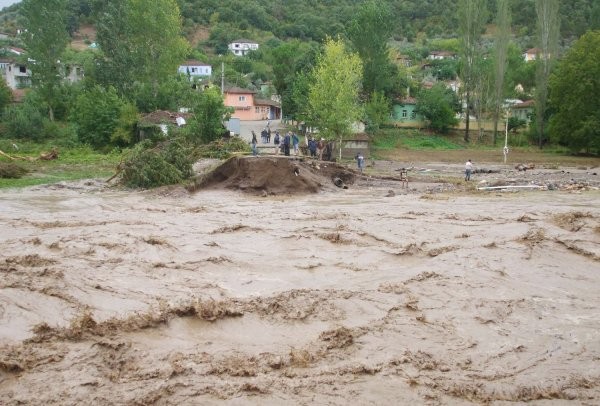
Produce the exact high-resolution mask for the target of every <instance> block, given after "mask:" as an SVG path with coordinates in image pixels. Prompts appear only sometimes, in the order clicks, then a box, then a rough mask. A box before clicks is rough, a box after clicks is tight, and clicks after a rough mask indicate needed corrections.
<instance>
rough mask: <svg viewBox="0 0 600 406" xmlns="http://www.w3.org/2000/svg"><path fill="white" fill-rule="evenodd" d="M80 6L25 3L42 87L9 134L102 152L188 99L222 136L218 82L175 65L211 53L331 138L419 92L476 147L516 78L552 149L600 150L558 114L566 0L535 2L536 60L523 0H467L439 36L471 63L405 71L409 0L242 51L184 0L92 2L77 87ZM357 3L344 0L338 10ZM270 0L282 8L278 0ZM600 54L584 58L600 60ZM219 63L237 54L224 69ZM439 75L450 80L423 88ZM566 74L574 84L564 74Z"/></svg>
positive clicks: (59, 0) (499, 115) (205, 132)
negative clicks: (194, 26)
mask: <svg viewBox="0 0 600 406" xmlns="http://www.w3.org/2000/svg"><path fill="white" fill-rule="evenodd" d="M83 3H85V2H79V4H80V5H81V4H83ZM179 3H182V2H179ZM73 4H74V3H73V1H71V0H48V1H40V0H24V1H23V4H22V6H21V14H22V16H23V19H24V20H23V21H24V22H25V23H26V26H27V32H26V34H25V45H26V47H27V49H28V50H29V52H30V53H29V54H28V58H30V59H32V60H34V61H35V63H34V64H32V72H33V75H32V79H33V85H34V89H33V91H32V92H30V93H29V94H28V96H27V98H26V100H25V103H22V104H20V105H18V106H10V107H8V108H7V109H6V111H5V114H4V121H5V128H6V130H7V132H8V133H10V134H13V135H15V136H19V135H22V136H28V137H36V136H39V137H43V136H44V135H45V134H47V133H50V132H52V131H54V132H57V131H58V132H60V131H63V132H65V133H67V135H70V136H73V134H74V136H75V138H77V139H78V140H79V141H81V142H84V143H88V144H90V145H92V146H94V147H96V148H112V147H115V146H117V147H122V146H129V145H132V144H133V143H135V141H136V139H135V137H134V135H133V134H134V133H133V130H134V127H135V123H136V120H137V117H138V113H139V112H149V111H153V110H155V109H165V110H176V109H178V108H180V107H182V106H186V107H189V108H191V110H192V112H194V114H195V117H197V120H192V124H191V125H190V126H188V128H189V130H188V131H190V132H193V133H194V135H193V136H194V137H196V138H197V139H198V140H201V141H203V142H206V141H210V140H212V139H214V138H216V137H218V135H219V134H220V131H221V130H222V126H221V121H222V119H223V117H226V116H227V109H225V107H224V106H223V103H222V97H221V96H220V94H219V90H218V89H214V88H213V89H209V90H207V91H204V92H200V91H198V88H196V89H194V88H193V87H194V86H190V82H189V80H188V78H186V77H183V76H182V75H177V74H175V72H176V70H177V66H178V65H179V64H180V63H181V62H182V61H183V60H184V59H185V58H201V59H204V58H206V59H207V60H208V62H212V63H213V66H215V76H216V77H220V76H221V74H222V75H223V76H224V77H225V78H226V81H227V82H228V83H230V84H236V85H238V86H242V87H244V86H253V85H254V86H258V85H259V84H261V83H264V82H266V81H269V82H271V83H272V86H273V88H274V89H273V92H274V93H277V94H278V95H280V96H281V99H282V107H283V110H284V113H285V114H286V115H289V116H292V117H293V118H295V119H296V120H299V121H304V122H306V123H307V124H308V125H314V126H317V127H319V128H320V129H322V130H323V133H324V134H325V135H327V136H328V137H331V138H339V137H343V136H344V135H346V134H347V133H348V131H349V128H350V125H351V124H352V123H353V122H354V121H357V120H359V121H363V122H364V123H366V125H367V129H368V131H370V132H375V131H376V130H377V129H378V128H379V127H380V126H381V125H382V124H385V123H386V121H387V120H388V118H389V115H390V108H391V105H392V104H393V103H398V102H400V103H401V102H402V100H403V99H404V98H405V97H406V96H408V95H416V96H417V99H418V104H417V111H418V112H419V113H421V114H422V115H423V116H424V117H425V118H426V119H427V121H428V123H429V125H430V126H431V127H432V128H433V129H436V130H439V131H442V132H443V131H445V130H447V129H448V128H449V127H451V126H452V125H454V124H455V123H456V113H457V112H462V115H463V117H464V118H465V120H466V129H465V141H467V142H469V141H470V138H471V135H470V133H471V131H472V128H471V125H470V124H471V123H470V120H471V117H472V116H473V117H475V119H476V120H477V128H478V131H479V135H478V136H481V131H482V126H481V122H480V121H481V120H482V118H483V117H490V116H491V117H492V119H493V121H494V123H495V131H494V133H493V134H494V142H495V141H496V134H497V132H498V131H499V130H498V128H499V122H500V120H502V119H503V115H504V113H505V111H504V108H505V106H504V101H505V99H506V98H507V97H513V96H518V94H516V93H515V92H517V90H515V88H516V86H515V85H516V84H520V85H523V84H525V85H526V87H527V93H528V96H529V97H533V96H535V105H536V109H537V111H536V114H535V115H534V123H535V125H534V126H532V128H534V130H533V131H534V135H535V137H536V141H537V142H538V144H539V145H540V146H542V145H543V144H544V143H545V142H547V141H548V140H549V139H550V137H552V138H553V139H554V140H557V141H560V142H561V143H564V144H565V145H569V146H573V149H574V151H579V150H582V149H587V150H590V145H592V146H593V145H595V144H594V143H593V142H595V141H593V140H595V138H594V137H592V138H591V140H592V141H593V142H592V141H590V143H588V144H589V145H588V144H586V143H585V142H583V143H582V141H581V140H579V141H578V142H577V143H575V144H573V145H570V144H569V142H570V140H571V137H570V136H569V135H568V134H567V135H565V134H562V133H560V134H559V133H558V129H559V128H562V129H564V128H565V126H562V127H561V126H560V125H558V124H557V122H558V121H557V120H559V119H560V117H565V116H564V115H560V114H555V113H556V112H559V111H560V109H561V107H562V100H560V99H559V98H558V97H557V96H556V92H553V87H556V86H558V84H559V82H560V81H559V80H558V79H556V76H555V72H557V71H560V66H558V67H557V62H558V61H559V56H560V54H559V42H560V36H559V35H558V32H559V27H560V24H559V23H558V21H559V19H560V18H559V17H560V4H561V3H560V2H559V1H557V0H547V1H543V0H535V1H532V4H533V6H534V9H535V11H536V18H535V21H537V25H536V29H535V35H536V40H535V45H537V46H538V47H539V54H538V60H537V61H536V62H535V63H525V62H524V61H523V59H522V57H521V49H520V48H519V47H518V46H517V45H516V44H515V43H514V36H513V35H512V33H513V32H514V27H515V25H514V20H515V17H516V16H517V15H518V14H519V13H518V12H516V11H515V10H514V9H512V8H511V5H512V4H514V1H513V0H497V1H495V2H490V1H488V0H470V1H467V0H461V1H458V2H457V5H456V8H455V11H456V14H455V16H454V18H455V19H456V20H457V21H460V24H459V26H458V34H457V36H456V38H450V39H440V40H436V41H432V42H431V43H430V46H440V47H442V48H443V47H446V48H449V49H453V50H455V51H456V53H457V55H458V58H457V59H450V60H446V61H434V62H431V63H430V65H431V69H430V70H427V71H423V70H422V69H421V67H420V66H419V65H418V64H417V65H416V66H413V67H405V66H402V65H400V64H398V63H396V60H395V59H396V58H397V57H398V56H399V55H398V54H399V52H402V53H406V54H410V55H412V56H413V57H414V59H415V60H416V61H419V59H418V58H419V55H420V57H421V58H422V57H423V56H425V55H426V52H421V51H420V50H419V48H418V47H417V48H415V47H414V46H410V47H407V48H395V47H392V44H393V39H394V35H395V33H396V32H397V30H398V27H397V21H396V20H395V18H396V16H397V14H396V11H395V7H396V6H397V5H398V4H396V3H394V2H384V1H380V0H369V1H365V2H363V3H362V4H361V6H360V7H358V8H355V9H354V12H353V14H352V16H351V18H349V20H348V21H347V22H346V23H345V26H344V27H343V31H342V32H341V33H339V34H337V35H332V36H326V37H325V40H324V41H323V42H316V41H303V40H299V39H291V40H287V41H282V40H271V41H267V42H266V43H264V44H261V47H260V49H259V50H258V51H256V52H252V53H250V54H249V55H248V56H247V57H242V58H238V57H234V56H232V55H229V56H217V55H209V54H203V53H202V51H200V50H199V49H192V47H191V46H190V44H189V43H188V42H187V41H186V40H185V39H184V38H183V36H182V35H181V34H182V32H183V31H184V25H183V21H184V19H183V18H182V15H183V14H184V13H183V12H181V13H180V11H179V5H178V2H176V1H175V0H160V1H155V2H151V3H148V2H145V1H142V0H126V1H117V0H109V1H96V2H91V3H89V4H90V7H89V18H91V19H93V21H94V23H95V26H96V29H97V42H98V44H99V49H100V50H99V51H88V52H83V53H81V54H83V55H85V56H82V55H78V57H79V60H80V61H82V63H83V64H84V65H85V79H84V80H83V81H82V82H81V83H79V84H76V85H66V84H65V83H64V82H62V81H61V80H60V77H59V75H57V72H58V71H59V70H60V68H61V67H60V64H61V61H63V62H62V63H64V61H65V58H73V55H72V52H71V54H70V52H69V51H68V47H67V45H68V42H69V24H70V23H69V21H70V19H69V18H70V15H71V14H70V11H69V10H72V7H73ZM185 4H187V3H185ZM185 4H183V5H184V6H185ZM195 4H196V3H195ZM197 4H204V6H205V8H206V9H203V10H204V12H205V13H208V12H209V11H211V10H212V12H211V13H210V15H208V14H207V15H208V17H209V20H210V19H211V16H212V20H214V21H213V22H218V21H220V20H219V18H220V17H219V18H217V17H215V13H219V11H218V10H219V7H220V6H219V4H221V3H220V2H213V3H210V2H208V3H206V4H205V3H203V2H197ZM294 4H296V3H294ZM302 4H304V3H302ZM344 4H345V3H344V2H343V1H338V2H332V6H333V5H337V6H339V7H342V6H343V5H344ZM271 7H272V8H273V9H276V8H277V7H278V3H272V4H271ZM415 10H417V9H415ZM263 17H264V16H263ZM263 17H260V18H263ZM257 18H258V17H257ZM490 21H492V22H493V23H494V27H495V30H494V34H493V35H491V36H490V35H489V33H488V31H487V27H488V25H489V22H490ZM263 24H264V22H263ZM583 38H588V37H582V39H583ZM593 38H594V37H593V36H592V40H593ZM578 43H579V41H577V42H576V43H575V44H576V45H577V44H578ZM573 48H575V47H573ZM599 49H600V47H599ZM594 55H595V53H593V52H592V53H590V54H589V55H583V56H584V57H585V59H586V60H587V59H590V58H593V57H594ZM565 60H567V58H565ZM215 62H226V63H224V64H223V66H225V67H226V70H225V72H221V71H220V66H219V65H220V64H216V63H215ZM565 63H566V62H565ZM586 66H587V65H586ZM557 69H558V70H557ZM424 72H425V73H424ZM586 73H589V72H586ZM357 75H358V76H357ZM426 76H431V77H433V78H434V79H435V80H437V81H438V83H437V84H436V85H434V86H433V87H431V88H428V87H423V86H422V84H423V81H424V80H425V79H427V77H426ZM561 78H562V79H563V80H570V79H571V78H570V77H566V78H565V77H564V75H563V76H561ZM213 79H215V78H213ZM444 79H460V82H461V83H462V85H461V88H460V89H461V91H460V92H459V93H456V92H454V91H452V90H450V89H448V88H447V86H445V85H444V83H443V80H444ZM338 82H339V83H338ZM592 83H593V82H592ZM340 84H341V85H342V86H340ZM332 89H333V91H332ZM595 90H597V89H593V87H590V88H586V89H580V91H581V93H580V95H581V96H582V99H583V100H586V99H589V97H587V95H593V94H594V93H591V92H592V91H595ZM0 93H1V92H0ZM0 101H1V97H0ZM344 112H347V114H345V113H344ZM57 123H60V124H57ZM548 123H550V126H548ZM594 123H595V121H594V120H591V121H590V120H588V121H586V124H585V125H586V128H587V129H586V130H585V131H584V133H585V134H588V135H589V134H596V133H595V131H596V130H595V128H596V127H595V124H594ZM571 124H573V123H571ZM549 130H550V131H549ZM596 137H597V136H596ZM579 138H582V139H583V140H585V139H587V138H589V137H587V138H586V137H579ZM594 148H595V147H594ZM594 148H591V150H594Z"/></svg>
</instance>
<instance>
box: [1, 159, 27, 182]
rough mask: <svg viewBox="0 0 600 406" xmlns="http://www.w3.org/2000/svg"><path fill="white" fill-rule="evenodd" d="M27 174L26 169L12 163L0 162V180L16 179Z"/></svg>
mask: <svg viewBox="0 0 600 406" xmlns="http://www.w3.org/2000/svg"><path fill="white" fill-rule="evenodd" d="M26 173H27V169H25V168H23V167H22V166H19V165H17V164H15V163H12V162H8V163H5V162H0V178H2V179H18V178H20V177H22V176H23V175H25V174H26Z"/></svg>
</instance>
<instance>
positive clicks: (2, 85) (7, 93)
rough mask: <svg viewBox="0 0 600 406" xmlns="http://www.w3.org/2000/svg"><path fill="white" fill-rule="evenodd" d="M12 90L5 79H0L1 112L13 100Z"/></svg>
mask: <svg viewBox="0 0 600 406" xmlns="http://www.w3.org/2000/svg"><path fill="white" fill-rule="evenodd" d="M12 98H13V95H12V91H11V90H10V88H9V87H8V85H7V84H6V81H5V80H0V112H1V111H4V108H5V107H6V106H8V104H9V103H10V102H11V101H12Z"/></svg>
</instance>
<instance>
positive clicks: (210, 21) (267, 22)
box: [0, 0, 600, 53]
mask: <svg viewBox="0 0 600 406" xmlns="http://www.w3.org/2000/svg"><path fill="white" fill-rule="evenodd" d="M177 2H178V4H179V6H180V9H181V15H182V18H183V25H184V31H185V34H186V36H187V37H188V39H190V41H191V42H192V44H193V45H194V46H196V45H198V44H201V45H204V46H205V47H209V48H212V49H213V50H214V52H215V53H222V52H223V51H225V50H226V44H227V43H228V42H230V41H231V40H233V39H236V38H239V37H251V38H252V39H255V40H262V41H268V40H269V39H272V40H286V39H291V38H297V39H300V40H307V41H308V40H314V41H321V40H322V39H323V38H324V37H325V36H326V35H337V34H340V33H343V32H344V30H345V25H346V23H347V22H348V21H350V20H351V19H352V17H353V15H354V12H355V10H356V8H357V7H358V6H359V5H360V4H361V3H363V1H362V0H323V1H316V0H177ZM92 4H93V0H69V13H70V14H71V15H70V17H69V19H68V24H69V30H70V31H71V33H75V32H76V31H77V30H78V28H79V26H80V25H81V24H84V25H85V24H92V25H93V23H94V16H93V6H92ZM388 4H389V5H390V7H391V10H392V13H393V15H394V20H395V21H397V25H396V28H395V30H394V33H393V36H394V38H393V39H394V40H398V41H409V42H412V41H415V40H417V39H418V40H423V39H427V38H444V37H452V36H455V35H456V31H457V21H456V17H455V15H456V13H455V10H456V2H455V1H453V0H392V1H389V2H388ZM495 5H496V1H495V0H488V8H489V10H490V13H489V21H490V22H492V21H493V16H494V12H495ZM511 6H512V10H513V32H514V34H515V37H516V39H517V42H519V43H520V44H521V45H522V46H524V47H525V46H531V45H533V35H534V33H535V21H536V15H535V1H534V0H512V1H511ZM18 10H19V4H16V5H13V6H11V7H9V8H6V9H4V10H3V11H2V12H0V31H2V32H7V33H11V32H15V31H16V29H17V28H19V25H20V23H21V22H20V18H19V13H18ZM561 16H562V20H561V34H562V38H563V40H564V41H566V42H568V41H569V40H570V39H572V38H577V37H579V36H580V35H581V34H583V33H584V32H585V31H587V30H588V29H590V28H600V2H597V1H595V0H563V1H562V2H561Z"/></svg>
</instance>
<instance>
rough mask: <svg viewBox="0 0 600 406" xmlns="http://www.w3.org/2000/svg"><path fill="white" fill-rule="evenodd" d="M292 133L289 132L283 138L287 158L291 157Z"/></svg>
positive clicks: (284, 152)
mask: <svg viewBox="0 0 600 406" xmlns="http://www.w3.org/2000/svg"><path fill="white" fill-rule="evenodd" d="M290 134H291V133H290V132H289V131H288V132H287V133H286V134H285V136H284V137H283V154H284V155H285V156H290V144H291V141H292V137H291V135H290Z"/></svg>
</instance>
